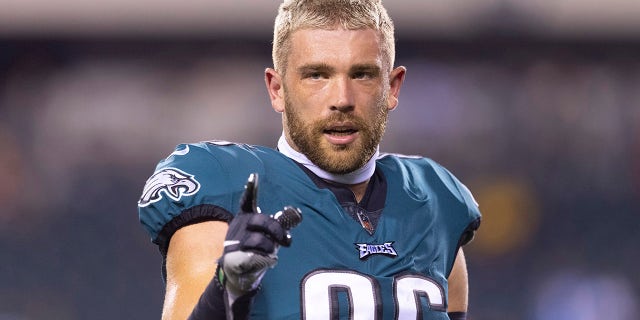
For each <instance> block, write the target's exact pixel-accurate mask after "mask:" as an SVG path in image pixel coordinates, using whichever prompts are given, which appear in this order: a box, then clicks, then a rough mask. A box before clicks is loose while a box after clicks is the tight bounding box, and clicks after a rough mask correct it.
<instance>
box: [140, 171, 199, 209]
mask: <svg viewBox="0 0 640 320" xmlns="http://www.w3.org/2000/svg"><path fill="white" fill-rule="evenodd" d="M198 190H200V183H199V182H198V181H197V180H196V179H195V178H194V177H193V175H191V174H188V173H186V172H183V171H180V170H178V169H176V168H166V169H163V170H161V171H158V172H156V173H154V174H153V175H152V176H151V177H150V178H149V180H147V183H146V184H145V186H144V190H143V191H142V196H141V197H140V200H139V201H138V206H139V207H146V206H148V205H150V204H152V203H154V202H158V201H159V200H160V199H162V195H163V194H164V195H166V196H167V197H169V198H171V199H172V200H174V201H178V200H180V198H182V196H190V195H193V194H195V193H196V192H198Z"/></svg>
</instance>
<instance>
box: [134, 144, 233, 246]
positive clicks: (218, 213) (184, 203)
mask: <svg viewBox="0 0 640 320" xmlns="http://www.w3.org/2000/svg"><path fill="white" fill-rule="evenodd" d="M228 180H229V178H228V174H227V173H226V171H225V170H224V168H223V167H222V166H221V165H220V163H219V161H218V160H217V159H216V157H215V156H214V154H212V153H211V152H210V150H209V149H208V148H207V147H206V146H205V145H204V144H181V145H178V146H177V147H176V149H175V150H174V152H173V153H171V154H170V155H169V156H168V157H167V158H165V159H164V160H162V161H160V162H159V163H158V165H157V166H156V169H155V171H154V173H153V175H151V177H150V178H149V179H148V180H147V182H146V183H145V186H144V189H143V192H142V195H141V196H140V200H139V201H138V215H139V219H140V222H141V223H142V225H143V226H144V228H145V229H146V231H147V232H148V233H149V235H150V236H151V240H152V241H153V242H154V243H156V244H157V245H158V246H159V248H160V251H161V252H162V254H163V255H164V254H166V250H167V248H168V245H169V240H170V238H171V236H172V235H173V233H175V231H177V230H178V229H180V228H182V227H184V226H186V225H189V224H193V223H198V222H203V221H208V220H220V221H229V220H230V219H231V218H232V215H231V213H230V210H231V208H232V205H231V204H232V198H233V196H232V193H233V191H232V190H230V188H229V183H228V182H229V181H228Z"/></svg>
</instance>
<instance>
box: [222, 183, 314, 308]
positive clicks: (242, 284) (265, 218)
mask: <svg viewBox="0 0 640 320" xmlns="http://www.w3.org/2000/svg"><path fill="white" fill-rule="evenodd" d="M257 195H258V175H257V174H255V173H254V174H251V175H250V176H249V180H248V181H247V184H246V185H245V191H244V194H243V195H242V198H241V200H240V212H239V213H238V214H237V215H236V216H235V217H234V218H233V220H232V221H231V223H230V224H229V229H228V231H227V236H226V239H225V241H224V251H223V255H222V257H221V258H220V260H219V261H218V265H219V267H220V268H219V269H218V272H219V273H221V274H219V275H218V277H219V279H221V281H220V282H221V283H222V285H223V286H224V287H225V290H226V291H227V293H228V297H227V298H228V299H229V302H230V303H229V305H232V303H233V301H234V300H235V299H236V298H238V297H239V296H242V295H244V294H247V293H250V292H252V291H254V290H256V289H257V288H258V286H259V285H260V281H261V280H262V277H263V276H264V275H265V273H266V272H267V270H268V269H269V268H271V267H273V266H275V264H276V263H277V260H278V256H277V253H278V248H279V247H280V246H285V247H288V246H289V245H291V234H290V233H289V229H290V228H293V227H294V226H296V225H297V224H298V223H300V221H302V215H301V213H300V209H297V208H293V207H285V208H284V209H283V210H282V211H279V212H278V213H276V214H274V215H272V216H269V215H265V214H261V213H260V208H258V205H257Z"/></svg>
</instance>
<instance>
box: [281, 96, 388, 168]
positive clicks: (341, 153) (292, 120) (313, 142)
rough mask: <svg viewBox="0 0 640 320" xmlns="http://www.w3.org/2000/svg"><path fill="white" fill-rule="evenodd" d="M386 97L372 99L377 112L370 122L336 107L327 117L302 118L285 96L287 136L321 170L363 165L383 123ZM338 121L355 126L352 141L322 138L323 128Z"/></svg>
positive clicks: (383, 126) (375, 148)
mask: <svg viewBox="0 0 640 320" xmlns="http://www.w3.org/2000/svg"><path fill="white" fill-rule="evenodd" d="M385 101H386V99H385V98H383V97H381V98H379V99H378V100H377V101H376V108H377V112H376V114H375V116H374V119H373V122H372V123H369V122H368V121H366V120H365V119H362V118H360V117H357V116H354V115H353V114H351V113H344V112H340V111H336V112H335V113H333V114H331V115H330V116H329V117H327V118H325V119H322V120H317V121H313V122H306V121H304V120H303V119H302V117H301V116H300V114H299V113H298V112H297V111H296V110H297V109H298V108H296V107H294V106H293V105H292V104H291V101H290V100H289V99H288V98H287V99H285V125H286V127H287V129H288V132H289V137H290V138H291V140H292V142H293V143H294V144H295V146H296V147H297V148H298V151H299V152H301V153H302V154H304V155H305V156H307V158H308V159H309V160H311V162H313V163H314V164H315V165H317V166H318V167H320V168H321V169H322V170H325V171H327V172H330V173H333V174H346V173H350V172H353V171H355V170H358V169H360V168H361V167H363V166H364V165H365V164H366V163H367V162H368V161H369V160H370V159H371V157H372V156H373V155H374V154H375V152H376V151H377V149H378V145H379V144H380V141H381V139H382V135H383V134H384V131H385V129H386V126H387V117H388V114H389V110H388V109H387V106H386V103H385ZM338 122H350V123H352V124H354V126H355V128H357V130H358V134H359V137H358V139H356V141H354V142H352V143H350V144H346V145H333V144H331V143H328V142H327V141H326V140H325V139H324V134H325V130H326V129H327V128H329V127H330V126H331V125H332V124H335V123H338Z"/></svg>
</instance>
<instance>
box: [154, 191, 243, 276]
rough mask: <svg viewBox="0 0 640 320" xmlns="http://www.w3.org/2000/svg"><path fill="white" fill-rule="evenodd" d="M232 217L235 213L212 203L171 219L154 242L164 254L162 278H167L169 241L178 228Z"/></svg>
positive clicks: (191, 209)
mask: <svg viewBox="0 0 640 320" xmlns="http://www.w3.org/2000/svg"><path fill="white" fill-rule="evenodd" d="M231 219H233V215H232V214H231V213H230V212H229V211H227V210H226V209H224V208H222V207H218V206H216V205H212V204H202V205H199V206H195V207H191V208H189V209H186V210H184V211H182V212H181V213H180V214H179V215H177V216H176V217H175V218H173V219H172V220H171V221H169V222H168V223H167V224H166V225H165V226H164V228H162V230H161V231H160V233H158V237H157V238H156V239H155V240H154V241H153V243H155V244H157V245H158V249H159V250H160V254H162V279H163V280H166V279H167V251H168V250H169V241H170V240H171V237H172V236H173V234H174V233H175V232H176V231H178V229H180V228H182V227H186V226H188V225H192V224H196V223H200V222H205V221H225V222H229V221H231Z"/></svg>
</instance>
